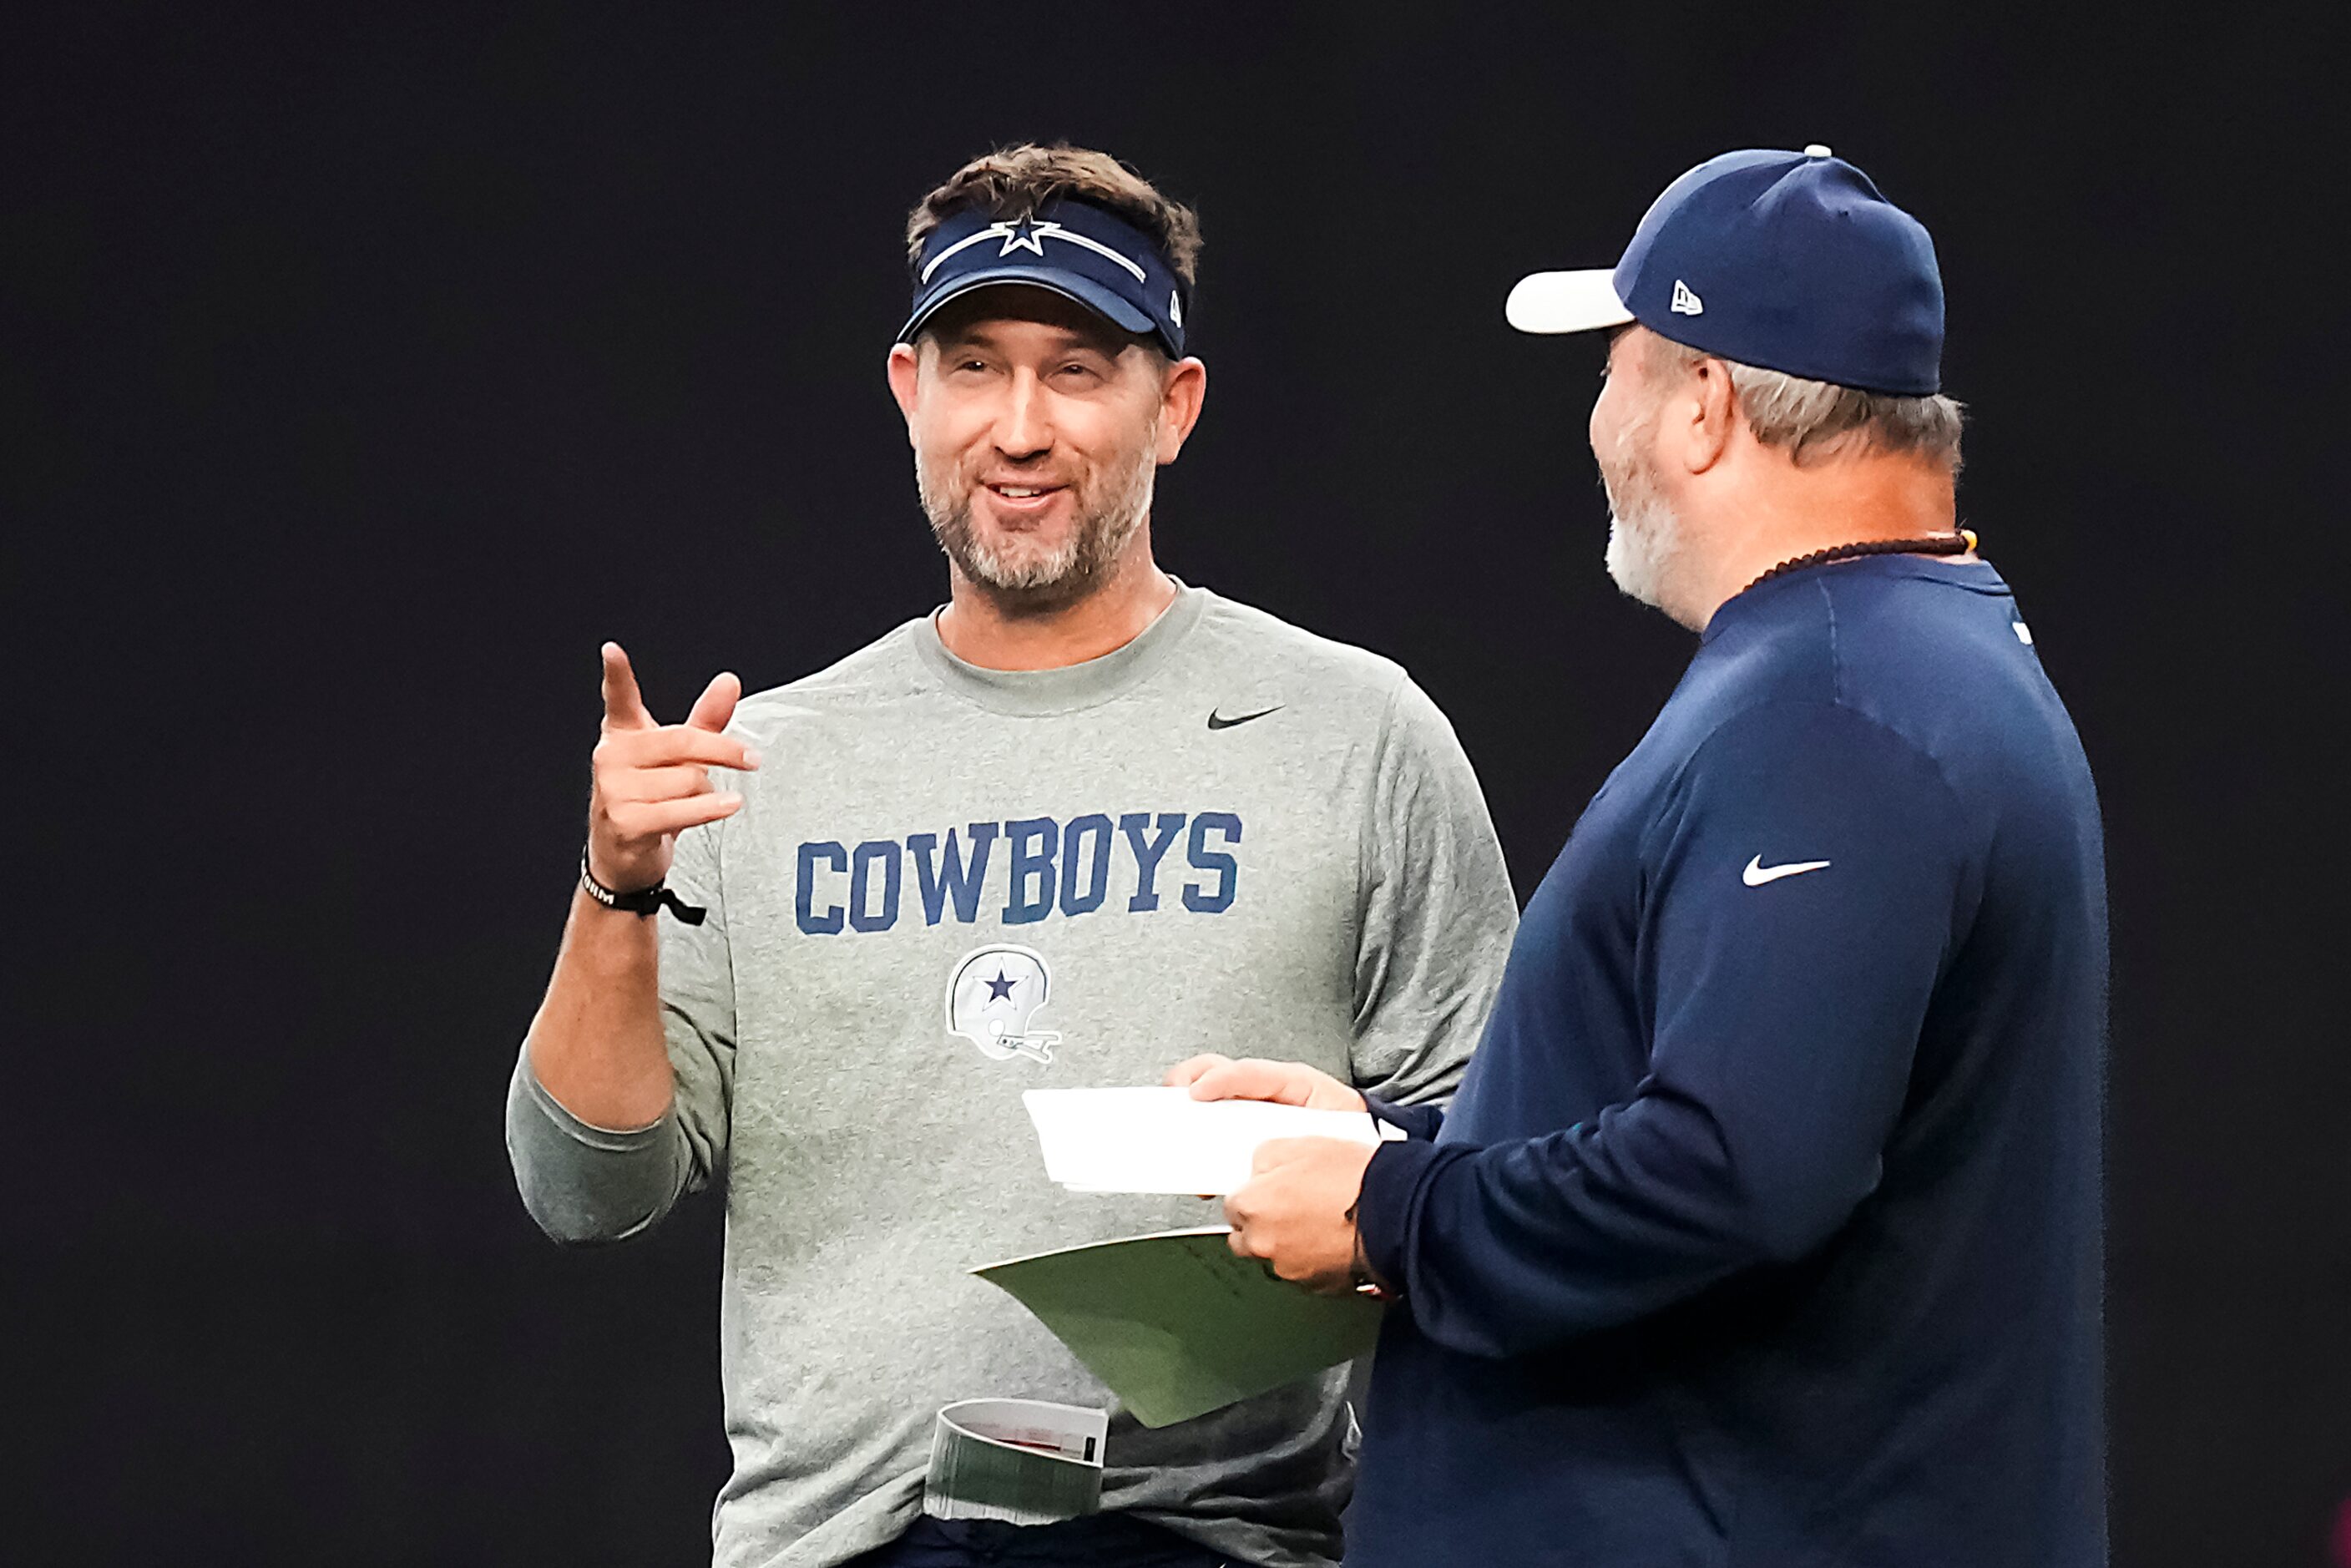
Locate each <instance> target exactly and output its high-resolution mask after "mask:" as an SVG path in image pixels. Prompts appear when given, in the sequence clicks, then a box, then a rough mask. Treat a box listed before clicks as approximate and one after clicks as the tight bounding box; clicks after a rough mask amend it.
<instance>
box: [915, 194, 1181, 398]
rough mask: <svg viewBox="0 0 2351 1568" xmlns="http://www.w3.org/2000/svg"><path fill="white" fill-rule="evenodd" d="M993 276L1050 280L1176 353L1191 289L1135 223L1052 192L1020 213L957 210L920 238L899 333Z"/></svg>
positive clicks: (919, 325)
mask: <svg viewBox="0 0 2351 1568" xmlns="http://www.w3.org/2000/svg"><path fill="white" fill-rule="evenodd" d="M994 283H1026V284H1029V285H1031V286H1033V287H1038V288H1050V289H1051V290H1052V291H1053V292H1054V293H1056V294H1060V295H1064V296H1066V297H1067V298H1071V299H1074V300H1076V301H1077V302H1078V303H1079V304H1081V305H1083V306H1085V307H1086V308H1088V309H1091V310H1092V311H1093V312H1094V313H1095V314H1097V315H1099V316H1102V318H1104V319H1107V320H1109V321H1110V322H1112V323H1113V325H1115V326H1117V327H1120V328H1122V329H1124V330H1126V331H1129V332H1133V333H1134V334H1135V335H1136V336H1137V337H1144V338H1155V339H1157V340H1158V341H1159V346H1160V347H1161V348H1163V349H1165V350H1167V355H1168V358H1170V359H1175V360H1180V359H1182V358H1183V357H1184V322H1185V319H1186V317H1187V316H1189V315H1190V314H1191V312H1190V311H1189V310H1188V309H1187V308H1186V301H1187V298H1188V296H1189V294H1190V290H1188V289H1186V287H1184V284H1183V282H1182V280H1181V279H1179V278H1178V277H1176V276H1175V268H1174V267H1172V266H1170V265H1169V263H1168V260H1167V258H1166V256H1164V255H1162V254H1161V253H1160V250H1159V247H1158V246H1156V245H1155V244H1154V243H1152V241H1151V239H1150V238H1149V237H1148V236H1147V235H1144V233H1143V231H1142V230H1140V229H1138V228H1135V227H1134V225H1130V224H1128V223H1126V222H1125V221H1123V219H1120V218H1116V217H1113V216H1112V215H1111V214H1109V213H1106V212H1104V211H1103V210H1102V209H1101V208H1100V207H1095V206H1090V205H1088V204H1086V203H1083V202H1078V201H1071V200H1066V199H1063V198H1060V197H1056V198H1055V199H1054V200H1052V201H1050V202H1047V203H1046V204H1044V205H1042V206H1040V207H1039V208H1038V209H1037V210H1036V211H1035V212H1033V213H1031V214H1029V215H1028V216H1027V217H1023V218H1017V219H1002V218H992V217H990V216H988V215H987V214H986V213H982V212H976V211H965V212H960V213H956V214H954V215H953V216H951V217H949V218H948V219H947V220H946V222H945V223H943V224H941V225H939V226H938V227H937V228H936V229H935V230H933V231H932V233H931V236H930V238H929V239H927V240H926V241H925V242H924V245H923V256H922V261H921V263H920V264H919V265H918V266H917V267H916V268H915V271H914V312H913V314H911V315H909V316H908V317H907V318H906V324H905V325H904V327H901V328H899V329H898V341H900V342H902V343H910V342H912V341H914V334H915V333H917V332H919V331H921V330H922V329H923V323H924V322H925V321H927V320H929V319H930V318H931V316H932V314H933V313H934V312H935V311H936V310H937V309H938V308H939V307H940V306H942V305H945V304H946V302H947V301H948V300H950V299H954V298H958V297H960V296H962V295H965V294H968V293H970V292H971V291H972V290H973V289H975V288H985V287H987V286H988V285H990V284H994Z"/></svg>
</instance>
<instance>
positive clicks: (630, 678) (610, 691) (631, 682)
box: [603, 643, 653, 729]
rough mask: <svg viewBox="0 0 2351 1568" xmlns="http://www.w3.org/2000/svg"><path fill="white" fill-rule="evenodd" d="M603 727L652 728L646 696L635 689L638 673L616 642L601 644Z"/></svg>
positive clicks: (651, 717) (651, 718)
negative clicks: (602, 647)
mask: <svg viewBox="0 0 2351 1568" xmlns="http://www.w3.org/2000/svg"><path fill="white" fill-rule="evenodd" d="M603 653H604V727H605V728H607V729H651V728H653V715H652V714H650V713H648V712H647V711H646V710H645V699H644V696H643V694H642V693H640V692H639V691H638V690H637V673H636V672H635V671H634V670H632V669H631V668H630V667H629V655H628V654H627V653H625V652H623V651H622V647H621V645H620V644H619V643H605V644H604V649H603Z"/></svg>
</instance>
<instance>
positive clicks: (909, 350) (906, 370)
mask: <svg viewBox="0 0 2351 1568" xmlns="http://www.w3.org/2000/svg"><path fill="white" fill-rule="evenodd" d="M889 375H890V395H891V396H892V397H893V398H895V399H897V400H898V412H899V413H901V414H904V416H905V420H906V444H907V445H909V446H911V445H913V444H914V392H915V389H916V387H917V386H918V385H919V384H920V383H921V381H922V361H921V358H920V350H917V349H915V347H914V345H913V344H912V343H893V344H891V345H890V370H889Z"/></svg>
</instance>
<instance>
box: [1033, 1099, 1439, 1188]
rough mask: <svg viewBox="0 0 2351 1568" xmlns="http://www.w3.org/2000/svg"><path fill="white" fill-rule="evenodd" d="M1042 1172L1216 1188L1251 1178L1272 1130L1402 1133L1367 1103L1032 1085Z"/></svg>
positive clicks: (1357, 1137) (1356, 1137) (1069, 1179)
mask: <svg viewBox="0 0 2351 1568" xmlns="http://www.w3.org/2000/svg"><path fill="white" fill-rule="evenodd" d="M1020 1098H1021V1100H1022V1102H1023V1103H1026V1104H1027V1105H1028V1107H1029V1120H1030V1121H1032V1122H1034V1123H1036V1124H1037V1141H1038V1143H1039V1144H1040V1145H1042V1147H1043V1149H1044V1152H1045V1174H1046V1175H1047V1176H1050V1177H1052V1179H1053V1180H1055V1181H1057V1182H1059V1183H1061V1185H1062V1186H1065V1187H1068V1188H1070V1189H1071V1191H1073V1192H1175V1193H1195V1194H1203V1195H1217V1196H1221V1195H1223V1194H1227V1193H1231V1192H1237V1191H1238V1190H1239V1189H1240V1188H1241V1187H1243V1186H1247V1185H1248V1182H1249V1167H1250V1164H1251V1162H1252V1161H1253V1160H1254V1158H1255V1157H1256V1155H1257V1146H1258V1145H1259V1144H1262V1143H1264V1142H1266V1141H1267V1140H1269V1139H1271V1138H1343V1139H1344V1140H1346V1141H1347V1142H1348V1143H1351V1144H1364V1145H1372V1144H1376V1143H1379V1142H1381V1141H1382V1140H1383V1139H1391V1138H1401V1137H1403V1136H1404V1131H1403V1129H1402V1128H1399V1127H1393V1126H1389V1125H1388V1124H1385V1123H1383V1122H1377V1121H1374V1119H1373V1118H1372V1117H1371V1116H1370V1115H1369V1114H1367V1113H1364V1112H1362V1111H1311V1110H1308V1109H1307V1108H1306V1107H1304V1106H1302V1105H1277V1104H1274V1103H1272V1102H1270V1101H1266V1100H1195V1099H1193V1098H1192V1094H1191V1091H1189V1090H1186V1089H1163V1088H1151V1089H1031V1090H1029V1091H1027V1092H1025V1093H1023V1094H1022V1095H1021V1096H1020Z"/></svg>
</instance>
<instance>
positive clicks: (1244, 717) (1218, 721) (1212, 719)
mask: <svg viewBox="0 0 2351 1568" xmlns="http://www.w3.org/2000/svg"><path fill="white" fill-rule="evenodd" d="M1281 708H1282V705H1281V704H1280V703H1276V704H1274V705H1273V706H1271V707H1261V708H1259V709H1258V710H1257V712H1255V713H1245V714H1241V715H1238V716H1236V717H1233V718H1227V717H1226V716H1224V715H1223V714H1220V713H1218V712H1217V710H1216V709H1215V708H1210V709H1209V710H1208V727H1209V728H1210V729H1230V728H1232V727H1233V726H1235V725H1237V724H1247V723H1248V722H1249V720H1251V719H1253V718H1263V717H1264V716H1266V715H1268V714H1270V713H1280V711H1281Z"/></svg>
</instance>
